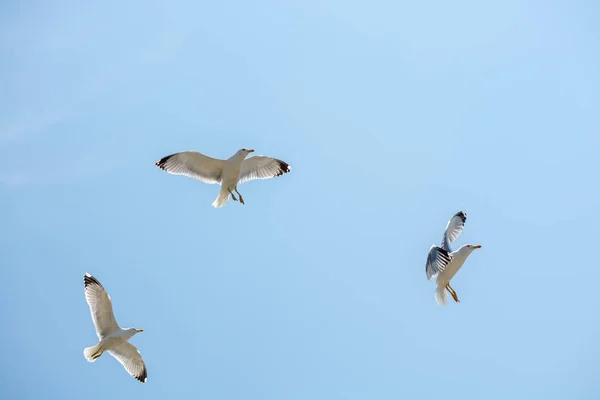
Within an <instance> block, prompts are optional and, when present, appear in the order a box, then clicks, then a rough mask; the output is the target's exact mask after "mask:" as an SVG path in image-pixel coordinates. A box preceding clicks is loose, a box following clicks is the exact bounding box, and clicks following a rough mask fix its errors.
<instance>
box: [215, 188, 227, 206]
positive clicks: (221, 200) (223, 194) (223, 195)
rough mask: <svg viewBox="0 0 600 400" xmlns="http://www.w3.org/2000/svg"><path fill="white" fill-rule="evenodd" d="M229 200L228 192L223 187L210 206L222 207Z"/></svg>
mask: <svg viewBox="0 0 600 400" xmlns="http://www.w3.org/2000/svg"><path fill="white" fill-rule="evenodd" d="M228 201H229V192H228V191H227V190H225V189H221V191H220V192H219V195H218V196H217V199H216V200H215V201H213V203H212V206H213V207H215V208H220V207H223V206H224V205H225V204H227V202H228Z"/></svg>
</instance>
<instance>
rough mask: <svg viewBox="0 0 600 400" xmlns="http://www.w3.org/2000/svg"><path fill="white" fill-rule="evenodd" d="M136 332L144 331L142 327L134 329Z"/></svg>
mask: <svg viewBox="0 0 600 400" xmlns="http://www.w3.org/2000/svg"><path fill="white" fill-rule="evenodd" d="M136 331H137V332H144V330H143V329H136Z"/></svg>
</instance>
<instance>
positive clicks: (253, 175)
mask: <svg viewBox="0 0 600 400" xmlns="http://www.w3.org/2000/svg"><path fill="white" fill-rule="evenodd" d="M291 170H292V168H291V167H290V166H289V165H288V164H287V163H286V162H283V161H281V160H278V159H276V158H271V157H265V156H255V157H250V158H247V159H245V160H244V162H243V163H242V167H241V169H240V177H239V179H238V184H242V183H244V182H248V181H252V180H254V179H269V178H274V177H276V176H280V175H283V174H286V173H288V172H290V171H291Z"/></svg>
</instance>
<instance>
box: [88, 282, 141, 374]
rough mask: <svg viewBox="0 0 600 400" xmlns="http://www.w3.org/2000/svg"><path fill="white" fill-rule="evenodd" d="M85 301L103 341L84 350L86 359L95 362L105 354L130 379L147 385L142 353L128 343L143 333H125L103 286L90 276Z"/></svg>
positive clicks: (128, 329) (131, 331)
mask: <svg viewBox="0 0 600 400" xmlns="http://www.w3.org/2000/svg"><path fill="white" fill-rule="evenodd" d="M83 283H84V285H85V299H86V300H87V303H88V305H89V306H90V313H91V314H92V320H93V321H94V325H95V326H96V334H97V335H98V339H100V341H99V342H98V344H97V345H95V346H92V347H88V348H86V349H85V350H83V355H84V356H85V358H86V359H87V360H88V361H89V362H94V361H96V359H98V357H100V356H101V355H102V353H103V352H105V351H108V354H110V355H111V356H113V357H114V358H116V359H117V360H118V361H119V362H120V363H121V364H122V365H123V367H125V369H126V370H127V372H129V375H131V376H133V377H134V378H135V379H137V380H138V381H140V382H142V383H145V382H146V380H147V379H148V372H147V371H146V365H145V364H144V360H142V355H141V354H140V352H139V350H138V349H137V348H136V347H135V346H134V345H132V344H131V343H129V342H128V340H129V339H130V338H131V337H132V336H133V335H135V334H136V333H138V332H143V331H144V330H143V329H135V328H126V329H122V328H121V327H119V324H117V321H116V320H115V315H114V314H113V309H112V303H111V301H110V296H109V295H108V293H106V290H104V288H103V287H102V285H101V284H100V282H98V280H97V279H96V278H94V277H93V276H91V275H90V274H88V273H86V274H85V276H84V277H83Z"/></svg>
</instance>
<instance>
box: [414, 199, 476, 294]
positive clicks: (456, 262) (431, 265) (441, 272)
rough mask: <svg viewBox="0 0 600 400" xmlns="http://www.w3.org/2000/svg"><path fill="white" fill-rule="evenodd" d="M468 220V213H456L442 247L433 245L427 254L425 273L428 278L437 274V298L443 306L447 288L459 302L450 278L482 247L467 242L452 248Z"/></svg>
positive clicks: (447, 229) (447, 228) (447, 227)
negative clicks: (456, 248) (451, 244)
mask: <svg viewBox="0 0 600 400" xmlns="http://www.w3.org/2000/svg"><path fill="white" fill-rule="evenodd" d="M466 220H467V214H466V213H465V212H464V211H459V212H457V213H456V214H454V216H453V217H452V218H450V221H448V225H446V231H445V232H444V236H443V237H442V247H438V246H431V248H430V249H429V254H428V255H427V264H426V265H425V273H426V274H427V280H429V279H431V278H432V277H433V276H434V275H436V274H437V278H436V280H435V283H436V285H437V288H436V291H435V299H436V300H437V302H438V304H439V305H441V306H444V305H446V300H447V297H446V290H447V291H448V293H450V294H451V295H452V298H453V299H454V301H456V302H457V303H458V302H459V300H458V296H457V295H456V292H455V291H454V289H453V288H452V286H450V280H451V279H452V278H453V277H454V275H456V273H457V272H458V270H459V269H460V267H462V265H463V264H464V262H465V261H466V259H467V257H469V255H471V253H472V252H473V250H475V249H479V248H481V245H475V246H474V245H471V244H465V245H463V246H461V247H460V248H459V249H458V250H456V251H452V250H451V249H450V243H452V242H454V241H455V240H456V238H457V237H458V235H460V233H461V232H462V230H463V228H464V226H465V221H466Z"/></svg>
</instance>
